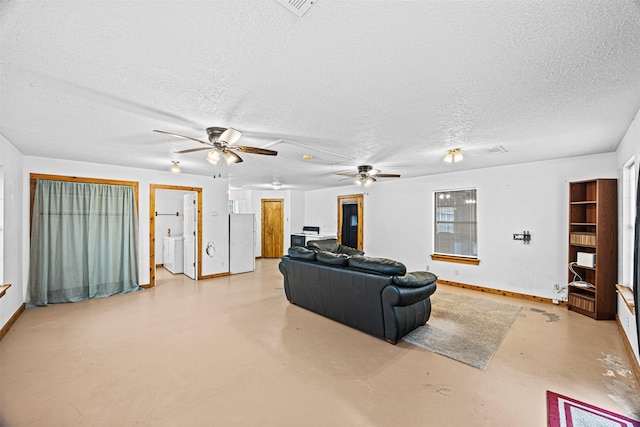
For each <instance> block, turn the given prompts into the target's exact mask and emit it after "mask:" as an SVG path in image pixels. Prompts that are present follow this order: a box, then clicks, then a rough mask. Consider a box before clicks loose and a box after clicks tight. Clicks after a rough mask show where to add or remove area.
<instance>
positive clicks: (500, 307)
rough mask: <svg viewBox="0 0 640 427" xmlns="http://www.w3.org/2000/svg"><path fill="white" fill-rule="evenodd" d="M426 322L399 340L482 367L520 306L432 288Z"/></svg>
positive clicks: (483, 367)
mask: <svg viewBox="0 0 640 427" xmlns="http://www.w3.org/2000/svg"><path fill="white" fill-rule="evenodd" d="M431 307H432V309H431V317H430V318H429V321H428V322H427V324H426V325H424V326H420V327H419V328H417V329H415V330H414V331H413V332H410V333H409V334H407V336H405V337H404V338H403V339H404V340H405V341H406V342H408V343H411V344H414V345H417V346H418V347H422V348H424V349H426V350H429V351H432V352H434V353H438V354H441V355H443V356H447V357H449V358H451V359H454V360H457V361H459V362H462V363H465V364H467V365H469V366H473V367H474V368H478V369H482V370H485V369H487V366H488V365H489V362H490V361H491V358H492V357H493V355H494V354H495V353H496V351H497V350H498V347H499V346H500V343H502V340H503V339H504V337H505V336H506V335H507V332H509V329H510V328H511V325H512V324H513V322H514V321H515V320H516V317H517V316H518V313H519V312H520V309H521V308H522V307H518V306H514V305H511V304H504V303H501V302H496V301H492V300H489V299H485V298H476V297H470V296H466V295H460V294H454V293H450V292H442V291H436V292H435V293H434V294H433V295H432V296H431Z"/></svg>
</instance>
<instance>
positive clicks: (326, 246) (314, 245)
mask: <svg viewBox="0 0 640 427" xmlns="http://www.w3.org/2000/svg"><path fill="white" fill-rule="evenodd" d="M307 248H309V249H316V250H318V251H324V252H334V253H335V252H338V239H324V240H311V241H309V242H307Z"/></svg>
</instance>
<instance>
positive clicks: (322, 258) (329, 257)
mask: <svg viewBox="0 0 640 427" xmlns="http://www.w3.org/2000/svg"><path fill="white" fill-rule="evenodd" d="M316 260H317V261H319V262H323V263H325V264H331V265H347V262H348V261H349V257H348V256H347V255H344V254H334V253H333V252H324V251H320V252H318V253H317V254H316Z"/></svg>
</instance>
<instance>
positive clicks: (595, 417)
mask: <svg viewBox="0 0 640 427" xmlns="http://www.w3.org/2000/svg"><path fill="white" fill-rule="evenodd" d="M547 420H548V423H549V427H614V426H615V427H620V426H625V427H640V422H639V421H637V420H632V419H631V418H628V417H625V416H624V415H619V414H615V413H613V412H610V411H607V410H606V409H601V408H598V407H596V406H593V405H589V404H587V403H583V402H580V401H578V400H575V399H571V398H570V397H566V396H562V395H560V394H557V393H554V392H552V391H548V390H547Z"/></svg>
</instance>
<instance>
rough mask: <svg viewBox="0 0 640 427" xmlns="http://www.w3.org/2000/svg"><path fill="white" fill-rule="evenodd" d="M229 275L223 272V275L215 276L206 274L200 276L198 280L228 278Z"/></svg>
mask: <svg viewBox="0 0 640 427" xmlns="http://www.w3.org/2000/svg"><path fill="white" fill-rule="evenodd" d="M230 275H231V273H229V272H228V271H227V272H224V273H217V274H208V275H206V276H202V277H200V280H204V279H215V278H216V277H225V276H230Z"/></svg>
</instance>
